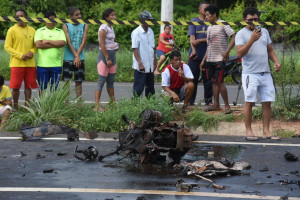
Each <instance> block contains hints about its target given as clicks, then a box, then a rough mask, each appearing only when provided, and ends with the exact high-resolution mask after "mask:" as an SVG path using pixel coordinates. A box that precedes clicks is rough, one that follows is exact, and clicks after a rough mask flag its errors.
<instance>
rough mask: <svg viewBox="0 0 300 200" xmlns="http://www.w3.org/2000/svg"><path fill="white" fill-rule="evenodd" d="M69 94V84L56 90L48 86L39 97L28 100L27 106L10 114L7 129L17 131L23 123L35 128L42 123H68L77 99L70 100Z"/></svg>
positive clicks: (74, 109)
mask: <svg viewBox="0 0 300 200" xmlns="http://www.w3.org/2000/svg"><path fill="white" fill-rule="evenodd" d="M69 93H70V92H69V82H66V83H60V84H59V86H58V88H57V90H55V89H54V87H50V84H49V85H48V87H47V89H46V90H43V92H42V94H41V95H38V96H37V97H32V98H31V99H30V101H29V102H28V106H23V105H21V106H20V109H19V110H17V111H16V112H13V113H12V115H11V117H10V118H9V120H8V122H7V129H8V130H18V129H19V128H20V126H21V124H23V123H25V124H30V125H33V126H36V125H39V124H40V123H41V122H43V121H49V122H52V123H55V124H68V123H70V121H71V119H70V118H69V116H70V115H71V114H72V113H74V112H76V110H77V108H76V105H77V103H76V101H77V99H74V98H71V97H70V95H69ZM67 101H68V103H66V102H67Z"/></svg>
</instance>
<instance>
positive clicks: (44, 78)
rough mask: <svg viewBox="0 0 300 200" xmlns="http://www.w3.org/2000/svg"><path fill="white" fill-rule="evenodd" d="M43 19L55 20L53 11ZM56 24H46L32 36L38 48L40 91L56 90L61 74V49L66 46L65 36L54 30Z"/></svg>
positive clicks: (57, 29) (61, 32)
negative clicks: (48, 87)
mask: <svg viewBox="0 0 300 200" xmlns="http://www.w3.org/2000/svg"><path fill="white" fill-rule="evenodd" d="M44 17H45V18H50V19H53V18H56V14H55V13H54V12H53V11H47V12H45V14H44ZM55 26H56V23H53V22H51V23H46V26H45V27H42V28H39V29H38V30H37V31H36V33H35V36H34V42H35V45H36V47H37V48H38V54H39V58H38V64H37V78H38V83H39V88H40V90H41V91H43V90H44V89H46V88H47V85H48V83H49V82H50V85H51V87H52V86H55V88H57V86H58V83H59V80H60V76H61V72H62V47H63V46H65V45H66V36H65V33H64V31H63V30H62V29H59V28H56V27H55Z"/></svg>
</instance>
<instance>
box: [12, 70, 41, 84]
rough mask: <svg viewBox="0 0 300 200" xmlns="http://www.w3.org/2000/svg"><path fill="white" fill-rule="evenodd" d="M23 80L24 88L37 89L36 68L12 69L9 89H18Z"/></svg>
mask: <svg viewBox="0 0 300 200" xmlns="http://www.w3.org/2000/svg"><path fill="white" fill-rule="evenodd" d="M23 80H24V83H25V88H31V89H35V88H37V82H36V67H12V68H11V73H10V83H9V87H10V88H12V89H20V88H21V85H22V82H23Z"/></svg>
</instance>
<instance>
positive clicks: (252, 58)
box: [235, 7, 280, 140]
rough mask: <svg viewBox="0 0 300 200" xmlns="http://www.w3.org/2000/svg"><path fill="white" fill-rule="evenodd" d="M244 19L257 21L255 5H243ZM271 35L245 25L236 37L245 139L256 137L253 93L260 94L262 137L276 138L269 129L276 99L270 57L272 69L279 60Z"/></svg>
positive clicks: (263, 30) (276, 67)
mask: <svg viewBox="0 0 300 200" xmlns="http://www.w3.org/2000/svg"><path fill="white" fill-rule="evenodd" d="M243 18H244V19H243V20H244V21H245V22H247V23H252V22H258V21H259V14H258V10H257V8H253V7H250V8H246V9H245V11H244V13H243ZM271 43H272V41H271V39H270V35H269V33H268V31H267V29H265V28H261V27H260V26H256V25H255V24H248V25H247V26H246V27H245V28H243V29H241V30H240V31H239V32H238V33H237V35H236V37H235V45H236V50H237V56H238V57H240V58H242V59H243V62H242V65H243V72H242V83H243V89H244V95H245V104H244V122H245V126H246V138H245V139H246V140H257V139H258V138H257V137H256V136H255V134H254V133H253V131H252V128H251V122H252V121H251V120H252V106H253V104H254V103H255V102H256V100H257V99H256V93H257V92H258V93H259V95H260V100H261V103H262V117H263V137H264V138H267V139H273V140H278V139H279V138H278V137H276V136H274V135H273V134H272V133H271V131H270V129H269V126H270V119H271V102H272V101H275V87H274V84H273V79H272V76H271V70H270V67H269V58H270V59H271V60H272V61H273V62H274V68H275V71H279V70H280V63H279V61H278V59H277V56H276V54H275V51H274V50H273V48H272V44H271Z"/></svg>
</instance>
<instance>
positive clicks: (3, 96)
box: [0, 75, 12, 130]
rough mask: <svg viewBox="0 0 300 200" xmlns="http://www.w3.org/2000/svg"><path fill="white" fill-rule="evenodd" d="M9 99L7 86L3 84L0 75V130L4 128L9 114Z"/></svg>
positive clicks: (9, 93) (10, 102)
mask: <svg viewBox="0 0 300 200" xmlns="http://www.w3.org/2000/svg"><path fill="white" fill-rule="evenodd" d="M11 99H12V97H11V92H10V90H9V87H7V86H6V85H4V78H3V76H1V75H0V116H1V117H2V120H1V125H0V130H1V129H3V128H4V125H5V122H6V120H7V119H8V118H9V116H10V114H11V110H12V107H11V105H12V101H11Z"/></svg>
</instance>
